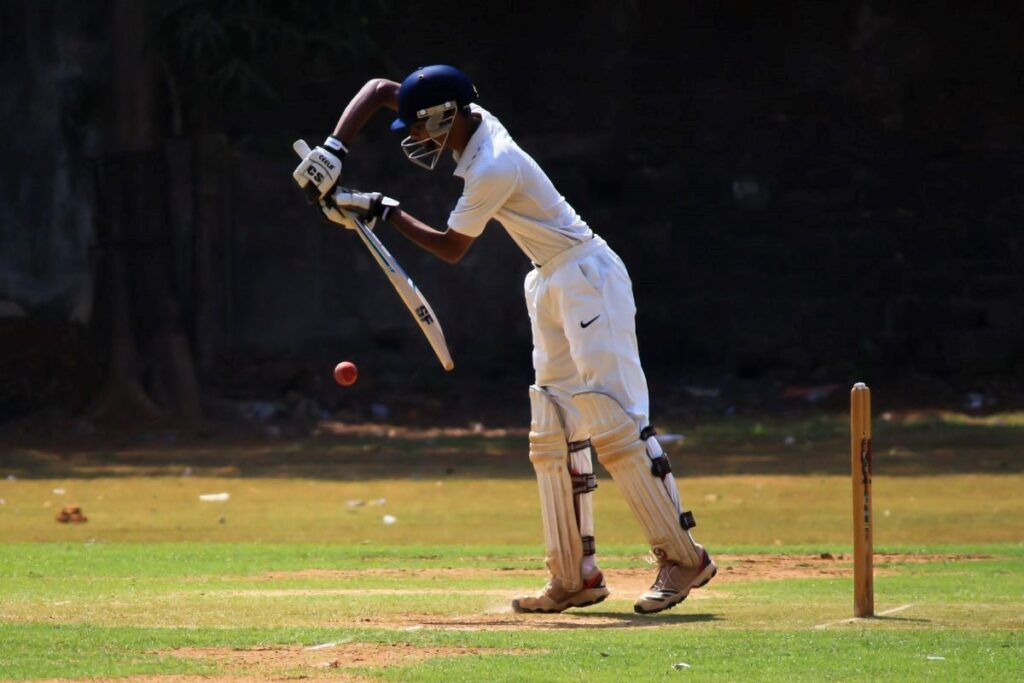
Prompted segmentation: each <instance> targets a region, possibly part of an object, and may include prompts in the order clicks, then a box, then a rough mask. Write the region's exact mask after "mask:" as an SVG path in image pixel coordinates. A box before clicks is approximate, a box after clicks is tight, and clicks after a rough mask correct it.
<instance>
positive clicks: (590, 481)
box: [569, 471, 597, 496]
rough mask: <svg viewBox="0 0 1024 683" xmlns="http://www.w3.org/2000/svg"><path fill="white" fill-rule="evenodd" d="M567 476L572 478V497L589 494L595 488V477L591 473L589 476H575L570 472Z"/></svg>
mask: <svg viewBox="0 0 1024 683" xmlns="http://www.w3.org/2000/svg"><path fill="white" fill-rule="evenodd" d="M569 476H570V477H571V478H572V493H573V495H574V496H579V495H582V494H584V493H590V492H591V491H593V490H595V489H596V488H597V475H596V474H594V473H592V472H591V473H589V474H575V473H572V472H571V471H570V475H569Z"/></svg>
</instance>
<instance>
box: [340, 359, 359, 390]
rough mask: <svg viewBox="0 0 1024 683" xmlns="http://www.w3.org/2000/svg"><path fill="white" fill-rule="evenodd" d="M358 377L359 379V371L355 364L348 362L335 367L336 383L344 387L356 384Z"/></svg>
mask: <svg viewBox="0 0 1024 683" xmlns="http://www.w3.org/2000/svg"><path fill="white" fill-rule="evenodd" d="M357 377H359V370H358V369H356V365H355V363H350V362H348V361H347V360H346V361H342V362H340V363H338V364H337V365H336V366H335V367H334V381H335V382H337V383H338V384H340V385H341V386H343V387H347V386H351V385H353V384H355V383H356V378H357Z"/></svg>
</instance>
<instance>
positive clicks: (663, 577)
mask: <svg viewBox="0 0 1024 683" xmlns="http://www.w3.org/2000/svg"><path fill="white" fill-rule="evenodd" d="M716 573H718V566H717V565H715V563H714V562H712V561H711V557H710V556H709V555H708V551H707V550H704V549H703V548H701V563H700V564H699V565H697V566H696V567H684V566H683V565H681V564H676V563H675V562H665V563H663V564H661V565H660V566H659V568H658V577H657V578H656V579H654V584H653V585H652V586H651V587H650V589H649V590H648V591H647V592H646V593H644V594H643V595H641V596H640V597H639V598H637V601H636V602H635V603H633V611H634V612H636V613H637V614H654V613H655V612H661V611H662V610H666V609H668V608H670V607H675V606H676V605H678V604H679V603H681V602H682V601H683V600H685V599H686V596H687V595H689V594H690V591H691V590H693V589H694V588H700V587H701V586H703V585H704V584H706V583H707V582H708V581H710V580H711V579H713V578H714V576H715V574H716Z"/></svg>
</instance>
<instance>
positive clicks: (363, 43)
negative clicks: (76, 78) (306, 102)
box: [154, 0, 387, 119]
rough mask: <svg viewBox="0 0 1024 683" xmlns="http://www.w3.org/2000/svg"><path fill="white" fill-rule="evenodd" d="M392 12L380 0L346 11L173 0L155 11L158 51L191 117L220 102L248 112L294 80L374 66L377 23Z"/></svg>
mask: <svg viewBox="0 0 1024 683" xmlns="http://www.w3.org/2000/svg"><path fill="white" fill-rule="evenodd" d="M330 9H333V10H334V11H330ZM386 9H387V3H386V2H383V1H381V0H357V1H355V2H350V3H346V8H345V11H343V12H342V11H338V10H337V8H328V9H327V10H325V8H324V7H323V6H321V5H316V4H314V3H309V2H301V1H300V0H277V1H276V2H258V1H256V0H173V1H172V2H169V3H168V4H166V5H165V6H163V8H162V10H161V11H160V12H159V15H158V16H157V19H156V28H155V36H156V40H155V43H154V49H155V51H156V54H157V58H158V60H159V61H160V63H161V64H162V65H163V68H164V73H165V76H166V77H167V83H168V87H169V90H170V99H171V100H172V105H174V106H175V107H177V108H179V109H181V110H184V111H185V112H188V113H189V114H190V115H191V118H192V119H195V118H196V117H201V116H204V115H208V114H209V113H210V112H209V110H210V109H211V108H213V109H216V108H218V107H219V108H221V109H223V110H224V113H226V114H228V115H232V114H233V115H242V114H244V112H245V110H246V107H247V106H250V105H251V104H252V103H253V102H256V101H261V100H262V101H265V100H274V99H277V98H279V97H280V96H281V93H282V90H283V89H284V88H285V87H286V86H287V84H288V82H289V81H292V80H299V79H307V78H311V77H312V78H315V77H318V76H319V77H322V78H331V77H336V76H337V71H338V69H340V68H343V66H342V65H345V64H352V63H359V64H361V65H362V66H364V67H369V66H372V65H374V63H375V62H376V61H377V59H378V56H379V49H378V47H377V44H376V41H375V40H374V37H373V28H374V27H375V26H376V25H377V24H378V23H379V21H380V19H381V17H382V16H383V15H384V14H385V12H386ZM297 68H298V69H302V73H296V72H295V69H297Z"/></svg>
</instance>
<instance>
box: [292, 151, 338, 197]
mask: <svg viewBox="0 0 1024 683" xmlns="http://www.w3.org/2000/svg"><path fill="white" fill-rule="evenodd" d="M346 154H348V148H347V147H345V143H343V142H342V141H341V140H339V139H338V138H336V137H334V136H333V135H332V136H330V137H328V138H327V140H326V141H324V144H323V145H320V146H319V147H314V148H313V149H312V150H310V152H309V154H307V155H306V156H305V158H304V159H303V160H302V161H301V162H299V165H298V166H296V167H295V170H294V171H292V177H293V178H295V182H296V183H298V185H299V187H301V188H302V189H303V190H305V191H306V196H307V197H309V198H310V200H312V201H316V200H319V199H323V198H324V197H326V196H327V195H328V193H330V191H331V190H333V189H334V186H335V185H337V184H338V181H339V180H341V165H342V164H341V160H342V159H344V158H345V155H346Z"/></svg>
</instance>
